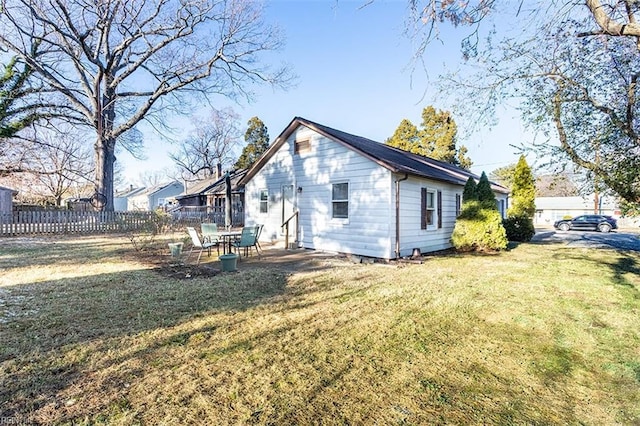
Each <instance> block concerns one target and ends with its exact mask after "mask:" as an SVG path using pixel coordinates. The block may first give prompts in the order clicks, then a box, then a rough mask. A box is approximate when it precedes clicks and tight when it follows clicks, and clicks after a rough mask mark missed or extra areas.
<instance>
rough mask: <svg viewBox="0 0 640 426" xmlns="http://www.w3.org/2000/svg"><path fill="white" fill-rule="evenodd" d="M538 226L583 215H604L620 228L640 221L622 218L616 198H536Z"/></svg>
mask: <svg viewBox="0 0 640 426" xmlns="http://www.w3.org/2000/svg"><path fill="white" fill-rule="evenodd" d="M535 203H536V214H535V217H534V220H533V221H534V223H535V224H536V225H553V223H554V222H555V221H556V220H560V219H562V218H564V217H575V216H579V215H582V214H603V215H607V216H613V217H615V218H616V219H617V220H618V226H622V227H625V226H637V225H638V219H634V218H623V217H621V211H620V206H619V205H618V202H617V200H616V199H615V198H614V197H610V196H603V197H600V198H599V199H598V203H597V204H596V202H595V196H594V195H593V194H591V195H585V196H584V197H536V199H535Z"/></svg>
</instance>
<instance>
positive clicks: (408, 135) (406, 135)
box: [386, 118, 424, 155]
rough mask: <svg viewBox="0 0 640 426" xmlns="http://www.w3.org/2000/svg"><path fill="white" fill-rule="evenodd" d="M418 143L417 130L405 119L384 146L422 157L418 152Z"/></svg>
mask: <svg viewBox="0 0 640 426" xmlns="http://www.w3.org/2000/svg"><path fill="white" fill-rule="evenodd" d="M418 141H419V137H418V128H417V127H416V126H415V125H414V124H413V123H412V122H411V121H409V120H407V119H406V118H405V119H403V120H402V121H401V122H400V125H399V126H398V128H397V129H396V131H395V132H394V133H393V136H391V137H390V138H389V139H387V142H386V144H387V145H389V146H393V147H395V148H399V149H402V150H404V151H409V152H412V153H414V154H419V155H424V154H421V152H420V146H419V145H418Z"/></svg>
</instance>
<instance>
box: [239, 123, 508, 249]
mask: <svg viewBox="0 0 640 426" xmlns="http://www.w3.org/2000/svg"><path fill="white" fill-rule="evenodd" d="M469 176H473V177H474V178H476V179H477V178H478V177H477V176H475V175H472V174H471V173H470V172H469V171H467V170H464V169H461V168H458V167H455V166H452V165H450V164H446V163H442V162H439V161H435V160H432V159H429V158H426V157H422V156H418V155H415V154H411V153H408V152H405V151H402V150H399V149H396V148H392V147H389V146H387V145H383V144H381V143H378V142H374V141H372V140H369V139H366V138H363V137H360V136H355V135H351V134H348V133H345V132H342V131H339V130H335V129H332V128H329V127H326V126H323V125H320V124H317V123H314V122H311V121H309V120H306V119H303V118H299V117H296V118H294V119H293V121H292V122H291V123H290V124H289V126H287V128H286V129H285V130H284V131H283V132H282V133H281V134H280V136H278V138H277V139H276V140H275V141H274V142H273V144H272V145H271V146H270V148H269V150H268V151H267V152H265V154H264V155H263V156H262V157H261V158H260V159H259V160H258V161H257V162H256V164H255V165H254V166H253V167H252V168H251V169H250V170H249V171H248V173H247V175H246V176H245V177H244V178H243V180H242V183H244V184H245V202H246V207H245V223H246V224H248V225H250V224H262V225H264V228H263V231H262V234H261V239H262V240H270V241H281V240H282V239H283V236H284V231H285V228H283V226H282V225H283V223H285V221H287V220H288V219H289V218H291V217H292V216H293V215H294V214H297V219H298V220H297V221H296V219H292V220H291V221H290V224H291V227H290V231H289V232H290V234H292V235H293V238H292V240H295V241H296V245H297V246H298V247H304V248H310V249H316V250H323V251H332V252H340V253H350V254H357V255H361V256H371V257H377V258H384V259H391V258H396V257H399V256H407V255H411V253H412V251H413V249H415V248H418V249H420V250H421V252H423V253H424V252H430V251H436V250H441V249H446V248H449V247H451V242H450V239H451V233H452V232H453V227H454V224H455V220H456V217H457V213H458V212H459V210H460V204H461V199H462V190H463V187H464V184H465V183H466V181H467V179H468V178H469ZM494 191H495V192H496V196H497V198H498V200H499V202H500V201H501V202H502V204H503V206H505V207H506V199H507V190H506V189H505V188H503V187H500V186H498V185H495V186H494ZM296 222H297V223H296Z"/></svg>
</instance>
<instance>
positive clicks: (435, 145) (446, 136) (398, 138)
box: [386, 106, 472, 169]
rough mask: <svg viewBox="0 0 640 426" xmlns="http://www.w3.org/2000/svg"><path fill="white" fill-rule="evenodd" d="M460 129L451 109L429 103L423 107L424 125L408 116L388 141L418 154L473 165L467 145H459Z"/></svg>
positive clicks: (457, 164)
mask: <svg viewBox="0 0 640 426" xmlns="http://www.w3.org/2000/svg"><path fill="white" fill-rule="evenodd" d="M457 132H458V126H457V125H456V122H455V120H454V119H453V117H452V116H451V114H450V113H449V112H448V111H439V110H436V109H435V108H434V107H432V106H428V107H426V108H424V110H423V111H422V125H421V128H420V129H418V128H417V127H416V126H415V125H414V124H413V123H412V122H411V121H409V120H407V119H406V118H405V119H403V120H402V121H401V122H400V125H399V126H398V128H397V129H396V131H395V132H394V134H393V136H392V137H390V138H389V139H387V141H386V143H387V144H388V145H391V146H394V147H396V148H399V149H402V150H405V151H409V152H412V153H414V154H418V155H422V156H425V157H430V158H433V159H435V160H439V161H444V162H445V163H449V164H454V165H456V166H460V167H462V168H465V169H469V168H470V167H471V164H472V163H471V159H469V157H467V148H466V147H465V146H461V147H460V148H459V149H458V148H457V147H456V142H457Z"/></svg>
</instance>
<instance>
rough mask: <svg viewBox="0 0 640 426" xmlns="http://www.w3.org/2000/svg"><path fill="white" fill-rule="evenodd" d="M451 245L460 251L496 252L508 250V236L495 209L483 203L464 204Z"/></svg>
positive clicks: (470, 202)
mask: <svg viewBox="0 0 640 426" xmlns="http://www.w3.org/2000/svg"><path fill="white" fill-rule="evenodd" d="M451 243H452V244H453V246H454V247H455V248H456V249H457V250H459V251H496V250H504V249H506V248H507V243H508V240H507V234H506V232H505V229H504V227H503V226H502V217H501V216H500V213H499V212H498V211H497V210H496V209H495V208H487V207H486V206H483V203H482V202H481V201H468V202H466V203H464V205H463V208H462V212H461V213H460V216H458V219H457V220H456V226H455V228H454V229H453V234H452V235H451Z"/></svg>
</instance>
